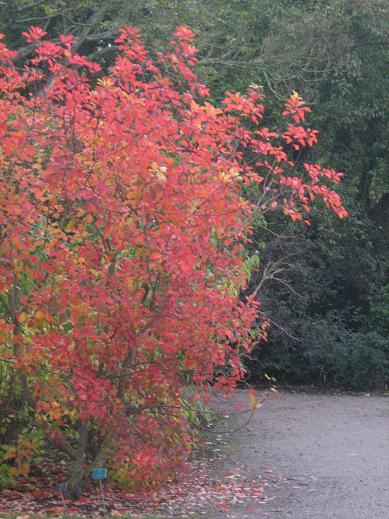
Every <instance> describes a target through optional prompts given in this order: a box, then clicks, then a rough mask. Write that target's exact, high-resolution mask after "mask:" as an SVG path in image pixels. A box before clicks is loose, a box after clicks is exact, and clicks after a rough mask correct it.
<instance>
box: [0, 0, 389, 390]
mask: <svg viewBox="0 0 389 519" xmlns="http://www.w3.org/2000/svg"><path fill="white" fill-rule="evenodd" d="M5 14H7V16H5ZM124 22H128V23H130V24H132V25H137V26H140V27H141V29H142V31H143V33H144V35H145V39H146V41H147V42H148V44H149V45H151V46H152V47H154V48H155V49H160V48H161V47H162V48H163V46H164V45H166V44H167V42H168V41H169V39H170V34H171V32H172V29H173V28H174V27H175V26H176V25H177V24H182V23H187V24H189V25H190V26H191V27H192V28H193V29H194V30H195V31H196V32H197V33H198V42H197V43H198V46H199V48H200V51H201V54H200V57H201V60H200V64H199V73H200V75H201V76H202V78H203V79H204V80H205V81H206V82H207V84H208V85H210V86H211V90H212V92H213V95H214V96H215V97H216V98H218V97H220V96H221V95H222V93H224V92H225V91H226V90H228V89H241V90H244V89H245V88H246V87H247V85H249V84H250V83H252V82H255V83H257V84H260V85H263V88H264V91H265V93H267V94H268V98H267V105H268V108H269V110H270V111H271V113H272V118H273V121H274V125H276V122H277V119H278V117H279V114H280V111H281V110H280V107H281V102H282V100H283V99H284V98H285V97H286V96H287V95H289V94H290V92H291V91H292V90H296V91H298V93H299V94H300V95H301V96H302V97H303V98H304V99H305V100H306V101H307V102H308V103H309V104H310V105H311V106H312V107H313V115H312V118H311V124H312V127H314V128H318V129H319V131H320V134H321V135H320V141H319V143H320V144H319V146H318V148H317V149H315V151H314V154H315V157H314V158H315V159H316V160H317V161H318V162H319V163H320V164H321V165H323V166H327V167H334V168H336V169H338V170H341V171H344V172H345V180H344V183H343V188H342V196H343V199H344V201H345V205H346V207H347V209H348V211H349V213H350V216H349V218H348V219H347V221H346V222H344V221H341V222H337V221H335V218H333V217H332V216H330V215H328V214H324V212H323V213H320V211H319V212H318V213H317V214H316V215H312V221H311V223H312V225H311V226H310V227H308V226H307V227H305V228H302V226H301V225H296V224H293V223H290V222H287V221H286V220H285V219H284V218H283V217H282V216H281V215H278V214H274V215H272V217H271V218H268V219H267V221H262V222H258V226H257V233H256V243H254V244H253V249H252V251H250V254H251V253H253V252H254V253H255V251H259V256H260V267H259V269H258V272H257V273H255V274H254V276H253V279H252V283H253V289H255V287H256V286H257V285H258V284H259V283H260V284H261V300H262V302H263V305H262V310H263V312H264V313H265V314H266V316H267V317H268V318H269V319H270V320H271V322H272V323H273V325H272V328H271V332H270V337H269V342H268V343H266V344H262V345H261V347H260V348H259V350H258V354H257V357H256V359H254V361H253V362H252V363H251V366H250V367H251V371H252V378H253V380H255V381H261V379H262V376H263V373H265V372H266V373H269V374H271V375H275V376H276V377H277V378H278V379H280V380H283V381H290V382H295V383H296V382H297V383H308V382H312V383H327V384H338V385H344V386H348V387H352V388H354V389H362V388H366V387H368V386H374V387H384V384H385V380H387V379H388V377H389V367H388V348H389V346H388V343H389V336H388V331H389V325H388V322H389V296H388V293H389V291H388V289H387V288H386V287H387V285H389V273H388V252H389V251H388V249H389V247H388V237H389V218H388V216H389V179H388V160H389V153H388V141H389V125H388V121H389V74H388V62H389V53H388V44H387V36H388V34H387V32H388V26H389V24H388V7H387V2H386V1H385V0H372V1H370V2H364V1H363V0H319V1H313V0H298V1H294V2H290V1H287V0H282V1H279V2H274V1H273V0H231V1H228V2H226V1H225V0H212V1H211V0H209V1H206V0H205V1H203V0H201V1H200V0H180V1H168V0H148V1H145V2H136V1H134V0H111V1H110V2H103V1H102V0H99V1H95V2H92V1H90V0H77V1H76V0H51V1H50V0H46V1H44V2H41V1H36V2H31V0H18V1H14V0H12V1H11V0H6V1H4V2H2V4H1V6H0V31H1V32H5V33H6V35H7V37H8V41H11V44H12V45H13V47H14V48H17V49H20V56H21V58H20V59H21V60H22V59H23V57H24V56H25V53H26V52H27V51H26V50H25V48H24V47H23V43H22V41H21V40H19V35H20V33H21V30H25V29H26V28H27V27H28V26H30V25H31V24H35V25H41V26H44V28H45V30H47V31H48V32H49V34H50V35H51V37H52V38H53V39H55V38H57V36H58V34H59V33H60V32H66V33H72V34H74V35H75V37H76V46H77V49H78V50H79V51H80V52H82V53H86V54H88V55H90V56H93V58H94V59H97V60H99V61H100V63H101V64H102V65H103V67H104V66H107V65H108V64H109V63H110V62H111V60H112V58H113V55H114V53H115V45H114V44H113V41H114V38H115V36H116V28H117V27H118V26H120V25H122V24H123V23H124ZM312 153H313V152H312ZM301 160H303V157H301ZM248 196H250V193H248ZM274 272H276V273H274Z"/></svg>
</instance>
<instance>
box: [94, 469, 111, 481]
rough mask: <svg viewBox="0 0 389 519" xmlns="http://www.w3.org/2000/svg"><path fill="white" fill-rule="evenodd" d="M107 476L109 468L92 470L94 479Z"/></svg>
mask: <svg viewBox="0 0 389 519" xmlns="http://www.w3.org/2000/svg"><path fill="white" fill-rule="evenodd" d="M106 477H107V469H94V470H93V471H92V479H105V478H106Z"/></svg>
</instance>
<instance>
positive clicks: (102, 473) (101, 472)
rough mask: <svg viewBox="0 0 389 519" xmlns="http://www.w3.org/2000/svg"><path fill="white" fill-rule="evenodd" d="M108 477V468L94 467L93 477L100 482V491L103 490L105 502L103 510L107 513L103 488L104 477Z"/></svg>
mask: <svg viewBox="0 0 389 519" xmlns="http://www.w3.org/2000/svg"><path fill="white" fill-rule="evenodd" d="M106 477H107V469H103V468H100V469H94V470H93V471H92V479H94V480H95V481H98V482H99V485H100V492H101V500H102V502H103V510H104V513H107V507H106V506H105V499H104V490H103V483H102V481H103V479H105V478H106Z"/></svg>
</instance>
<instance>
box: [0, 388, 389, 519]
mask: <svg viewBox="0 0 389 519" xmlns="http://www.w3.org/2000/svg"><path fill="white" fill-rule="evenodd" d="M214 404H215V409H216V411H217V413H218V415H219V417H220V421H219V423H218V425H217V426H216V427H214V428H211V429H210V430H209V431H208V433H207V434H206V438H205V440H204V442H203V447H202V449H201V451H200V452H198V455H197V459H196V460H194V461H193V462H192V463H191V465H190V467H189V471H188V473H187V474H183V475H181V476H179V477H177V479H176V480H175V481H172V482H171V483H170V484H169V485H168V486H167V487H166V488H165V489H163V490H162V491H160V492H155V493H152V494H150V493H149V494H145V495H144V496H140V495H139V494H137V495H132V494H130V493H126V492H123V491H121V490H120V489H119V488H117V487H115V486H113V485H108V486H106V487H105V503H106V508H107V512H108V513H109V514H110V515H111V516H117V517H120V516H122V517H123V516H126V517H131V518H134V517H144V516H145V515H147V517H151V516H152V517H157V516H158V517H169V518H173V517H177V518H180V519H181V518H188V517H192V518H196V519H198V518H201V517H207V518H209V519H222V518H226V519H227V518H231V519H232V518H235V519H245V518H248V519H256V518H262V517H274V518H277V519H367V518H369V519H384V518H386V517H389V490H388V489H389V398H388V397H385V396H367V395H359V396H351V395H323V394H304V393H290V392H289V393H280V394H273V393H270V394H269V396H268V397H267V398H266V400H265V401H264V403H263V406H262V407H261V408H260V409H258V410H256V411H255V412H254V414H253V416H252V417H251V419H250V421H249V423H248V424H247V423H246V422H247V418H248V415H249V414H250V413H242V412H241V411H240V410H239V409H236V407H238V408H240V407H245V408H247V407H248V393H247V392H246V391H238V392H237V395H236V398H235V400H234V402H225V401H223V400H216V401H215V403H214ZM22 483H23V484H22V485H21V486H20V487H19V488H18V490H17V491H11V490H9V491H2V492H0V517H10V516H13V517H15V516H16V517H19V519H27V518H28V517H31V516H34V517H36V516H37V515H38V516H44V515H46V514H48V515H51V516H56V515H61V514H63V512H64V510H63V506H62V502H61V499H60V496H59V495H58V493H56V492H55V483H56V479H55V476H52V477H50V478H49V477H48V478H47V481H45V482H42V480H39V479H37V480H35V479H34V478H30V479H28V480H25V481H24V482H22ZM65 504H66V510H65V511H66V515H70V516H71V515H74V516H84V517H97V516H98V515H100V514H101V513H102V512H103V507H102V503H101V498H100V495H99V489H98V488H97V487H96V486H93V485H89V486H87V487H86V488H85V492H84V495H83V496H82V498H81V499H80V500H79V501H77V502H70V501H66V503H65Z"/></svg>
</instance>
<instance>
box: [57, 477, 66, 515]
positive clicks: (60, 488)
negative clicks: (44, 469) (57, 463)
mask: <svg viewBox="0 0 389 519" xmlns="http://www.w3.org/2000/svg"><path fill="white" fill-rule="evenodd" d="M55 488H56V489H57V491H58V492H59V494H60V496H61V500H62V506H63V511H64V513H66V504H65V499H64V496H63V495H64V493H65V492H66V491H67V489H68V484H67V483H57V484H56V485H55Z"/></svg>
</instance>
